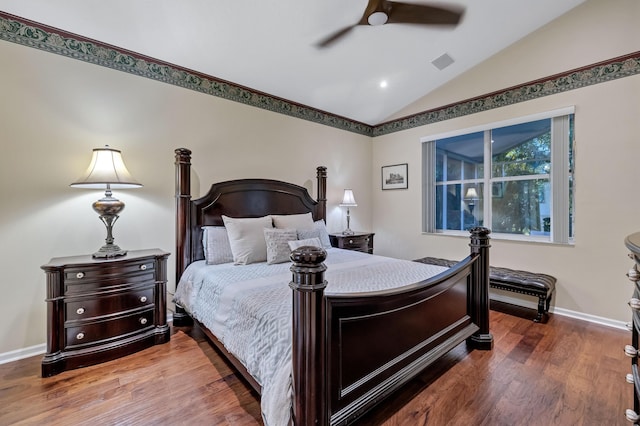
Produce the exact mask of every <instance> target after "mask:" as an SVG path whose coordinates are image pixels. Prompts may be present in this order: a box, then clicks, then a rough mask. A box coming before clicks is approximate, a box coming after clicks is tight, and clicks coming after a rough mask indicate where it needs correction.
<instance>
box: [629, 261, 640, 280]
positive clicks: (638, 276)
mask: <svg viewBox="0 0 640 426" xmlns="http://www.w3.org/2000/svg"><path fill="white" fill-rule="evenodd" d="M627 278H629V281H633V282H637V281H639V280H640V272H638V270H637V269H636V266H635V265H633V267H632V268H631V269H629V272H627Z"/></svg>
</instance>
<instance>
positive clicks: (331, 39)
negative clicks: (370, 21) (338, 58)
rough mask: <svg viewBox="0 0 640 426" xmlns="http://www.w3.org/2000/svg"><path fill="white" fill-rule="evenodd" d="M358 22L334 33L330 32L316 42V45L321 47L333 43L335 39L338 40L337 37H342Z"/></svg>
mask: <svg viewBox="0 0 640 426" xmlns="http://www.w3.org/2000/svg"><path fill="white" fill-rule="evenodd" d="M358 25H360V24H354V25H350V26H348V27H345V28H343V29H341V30H339V31H336V32H335V33H333V34H331V35H330V36H328V37H326V38H324V39H322V40H320V41H319V42H317V43H316V47H319V48H322V47H327V46H330V45H331V44H333V43H335V42H336V41H338V40H339V39H341V38H342V37H344V36H345V35H347V34H348V33H349V32H350V31H351V30H352V29H354V28H355V27H357V26H358Z"/></svg>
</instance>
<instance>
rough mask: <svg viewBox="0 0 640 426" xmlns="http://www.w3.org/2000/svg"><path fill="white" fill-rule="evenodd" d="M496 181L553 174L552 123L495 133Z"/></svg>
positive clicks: (537, 122) (529, 125)
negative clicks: (497, 178)
mask: <svg viewBox="0 0 640 426" xmlns="http://www.w3.org/2000/svg"><path fill="white" fill-rule="evenodd" d="M491 152H492V167H491V175H492V177H508V176H526V175H534V174H549V172H550V170H551V119H546V120H538V121H532V122H530V123H523V124H517V125H515V126H508V127H502V128H499V129H495V130H492V131H491Z"/></svg>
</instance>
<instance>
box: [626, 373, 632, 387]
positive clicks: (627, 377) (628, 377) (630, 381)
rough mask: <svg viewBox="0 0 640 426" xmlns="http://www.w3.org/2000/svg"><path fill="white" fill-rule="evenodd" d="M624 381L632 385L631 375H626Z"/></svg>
mask: <svg viewBox="0 0 640 426" xmlns="http://www.w3.org/2000/svg"><path fill="white" fill-rule="evenodd" d="M625 380H626V381H627V383H631V384H633V374H631V373H629V374H627V376H626V377H625Z"/></svg>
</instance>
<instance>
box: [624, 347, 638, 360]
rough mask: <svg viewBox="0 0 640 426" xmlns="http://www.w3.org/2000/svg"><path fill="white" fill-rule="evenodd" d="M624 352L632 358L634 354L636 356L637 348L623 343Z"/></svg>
mask: <svg viewBox="0 0 640 426" xmlns="http://www.w3.org/2000/svg"><path fill="white" fill-rule="evenodd" d="M624 354H625V355H626V356H628V357H631V358H633V357H635V356H638V350H637V349H636V348H634V347H633V346H631V345H625V346H624Z"/></svg>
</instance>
